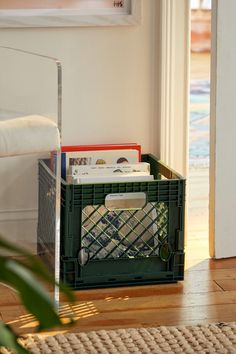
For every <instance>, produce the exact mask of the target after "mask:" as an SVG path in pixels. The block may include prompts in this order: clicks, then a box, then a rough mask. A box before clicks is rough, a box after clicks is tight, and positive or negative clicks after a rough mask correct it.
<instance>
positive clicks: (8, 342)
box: [0, 321, 29, 354]
mask: <svg viewBox="0 0 236 354" xmlns="http://www.w3.org/2000/svg"><path fill="white" fill-rule="evenodd" d="M1 346H2V347H6V348H11V349H12V350H14V351H15V352H16V353H17V354H29V352H28V351H27V350H26V349H25V348H23V347H22V346H21V345H20V344H19V343H18V341H17V336H16V334H15V333H14V332H13V331H12V329H11V328H9V327H8V326H7V325H6V324H5V323H3V322H1V321H0V347H1ZM0 352H1V351H0Z"/></svg>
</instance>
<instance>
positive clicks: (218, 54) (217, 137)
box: [210, 0, 236, 258]
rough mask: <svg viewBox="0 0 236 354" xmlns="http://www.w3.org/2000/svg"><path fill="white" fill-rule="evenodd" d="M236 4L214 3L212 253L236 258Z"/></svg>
mask: <svg viewBox="0 0 236 354" xmlns="http://www.w3.org/2000/svg"><path fill="white" fill-rule="evenodd" d="M235 13H236V2H235V0H227V4H226V2H225V1H224V0H218V1H214V2H213V34H214V36H213V46H212V47H213V48H212V97H211V99H212V102H211V166H210V175H211V176H210V178H211V179H210V251H211V256H215V257H216V258H224V257H232V256H236V224H235V221H236V191H235V182H236V163H235V162H236V159H235V151H236V119H235V117H236V98H235V97H236V94H235V91H236V90H235V82H236V69H235V63H236V47H235V33H236V22H235Z"/></svg>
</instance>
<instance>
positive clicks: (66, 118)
mask: <svg viewBox="0 0 236 354" xmlns="http://www.w3.org/2000/svg"><path fill="white" fill-rule="evenodd" d="M142 18H143V20H142V24H141V25H137V26H130V27H125V26H124V27H90V28H57V29H47V28H41V29H40V28H39V29H1V30H0V32H1V36H0V38H1V40H0V44H1V45H8V46H13V47H18V48H23V49H27V50H31V51H35V52H38V53H43V54H46V55H51V56H55V57H57V58H59V59H60V60H61V61H62V65H63V132H62V136H63V144H91V143H112V142H138V143H140V144H141V145H142V148H143V151H144V152H153V153H158V152H159V141H160V139H159V135H158V134H159V131H158V118H157V116H156V114H155V112H154V110H153V107H154V104H153V102H154V100H156V99H157V96H156V92H155V85H156V83H157V76H156V72H157V70H156V69H157V66H158V58H157V57H156V56H155V53H156V47H157V45H158V41H157V39H158V26H159V20H158V2H157V1H156V0H149V1H143V9H142ZM31 69H32V68H31ZM36 70H37V69H36ZM36 74H37V73H36ZM45 75H46V76H47V75H51V71H49V72H46V73H45ZM39 76H40V75H39ZM32 81H33V80H32ZM16 85H19V90H20V85H24V80H23V82H21V83H19V82H18V83H16ZM35 85H37V83H35ZM50 87H51V86H50ZM36 91H37V88H36ZM39 94H40V93H39ZM43 95H44V97H46V98H45V100H46V101H47V100H48V102H46V103H45V104H46V106H47V103H48V106H50V97H51V95H52V93H51V92H47V87H46V88H45V87H44V92H43ZM34 100H35V101H34ZM36 102H37V97H32V98H31V104H32V106H34V104H35V107H36ZM35 160H36V159H35V157H33V158H28V157H27V158H26V157H24V158H17V159H15V158H13V159H7V160H5V161H3V159H2V160H1V161H0V180H1V185H0V231H1V232H2V233H4V234H5V235H6V236H7V237H8V238H9V239H12V240H17V241H18V242H21V243H22V242H23V241H25V240H27V242H34V241H35V234H36V233H35V226H36V219H35V216H36V211H37V210H36V209H37V178H36V173H37V164H36V161H35ZM32 235H34V236H33V237H32Z"/></svg>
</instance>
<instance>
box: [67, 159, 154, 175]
mask: <svg viewBox="0 0 236 354" xmlns="http://www.w3.org/2000/svg"><path fill="white" fill-rule="evenodd" d="M137 172H145V173H147V174H150V164H149V163H147V162H140V163H137V164H126V163H125V164H122V163H121V164H102V165H72V166H70V169H69V174H70V175H72V176H78V177H79V176H83V175H109V174H113V173H114V174H119V173H137Z"/></svg>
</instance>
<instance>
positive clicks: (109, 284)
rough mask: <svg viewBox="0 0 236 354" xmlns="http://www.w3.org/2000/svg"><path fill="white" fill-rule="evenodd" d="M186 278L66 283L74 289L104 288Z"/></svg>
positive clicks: (166, 282)
mask: <svg viewBox="0 0 236 354" xmlns="http://www.w3.org/2000/svg"><path fill="white" fill-rule="evenodd" d="M182 280H184V277H178V279H157V280H143V281H139V282H138V281H127V282H122V281H121V282H114V283H112V282H105V283H99V284H75V285H73V286H72V285H71V284H66V285H67V286H68V287H70V288H71V289H72V290H82V289H103V288H117V287H129V286H143V285H157V284H173V283H177V282H179V281H182Z"/></svg>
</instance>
